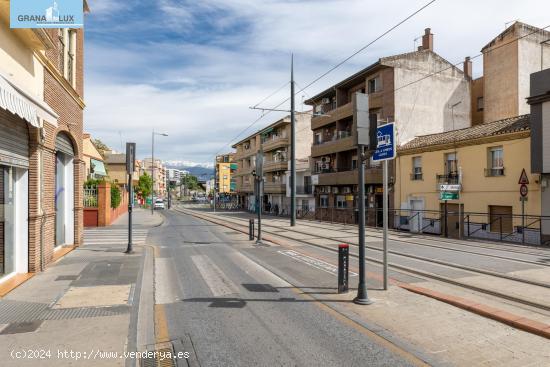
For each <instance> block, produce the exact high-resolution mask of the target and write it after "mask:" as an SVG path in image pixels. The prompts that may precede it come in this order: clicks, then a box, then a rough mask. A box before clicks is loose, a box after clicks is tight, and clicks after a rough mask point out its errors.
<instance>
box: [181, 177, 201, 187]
mask: <svg viewBox="0 0 550 367" xmlns="http://www.w3.org/2000/svg"><path fill="white" fill-rule="evenodd" d="M181 183H182V185H184V186H185V188H186V189H187V190H199V189H200V188H201V187H200V185H199V180H198V179H197V177H195V176H193V175H189V174H187V175H185V176H183V177H182V179H181Z"/></svg>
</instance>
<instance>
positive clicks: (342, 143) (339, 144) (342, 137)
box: [311, 131, 356, 157]
mask: <svg viewBox="0 0 550 367" xmlns="http://www.w3.org/2000/svg"><path fill="white" fill-rule="evenodd" d="M339 133H343V134H339ZM354 137H355V135H354V134H351V133H348V132H347V131H338V134H336V135H335V138H334V139H332V140H330V141H326V142H323V143H320V144H315V145H312V146H311V156H312V157H319V156H322V155H329V154H331V153H337V152H344V151H346V150H351V149H356V145H355V139H354Z"/></svg>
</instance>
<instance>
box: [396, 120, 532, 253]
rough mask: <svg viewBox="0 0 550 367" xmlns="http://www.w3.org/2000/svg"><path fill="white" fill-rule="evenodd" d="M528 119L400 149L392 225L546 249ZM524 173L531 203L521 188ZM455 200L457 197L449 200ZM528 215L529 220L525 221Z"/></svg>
mask: <svg viewBox="0 0 550 367" xmlns="http://www.w3.org/2000/svg"><path fill="white" fill-rule="evenodd" d="M530 135H531V129H530V116H529V115H522V116H518V117H515V118H510V119H504V120H499V121H495V122H489V123H484V124H480V125H476V126H473V127H470V128H466V129H460V130H455V131H450V132H445V133H440V134H432V135H425V136H419V137H417V138H416V139H414V140H412V141H410V142H409V143H407V144H405V145H403V146H402V147H401V148H400V149H399V156H398V157H397V158H396V167H397V170H396V183H395V185H394V187H393V190H394V193H393V194H394V196H395V202H397V203H399V205H400V208H401V210H398V211H396V212H395V213H392V214H394V216H393V225H394V226H395V227H398V228H400V229H408V230H410V231H411V232H424V233H433V234H441V235H443V236H447V237H454V238H460V237H475V238H484V239H493V240H507V241H515V242H521V241H522V240H523V236H522V233H523V231H522V229H523V230H524V231H525V241H526V242H527V243H533V244H540V236H539V228H540V222H539V221H538V218H537V217H539V216H540V215H541V198H540V196H541V184H540V178H539V175H538V174H535V173H532V172H531V155H530V154H529V152H530V145H531V139H530ZM524 171H525V174H526V178H527V181H528V182H529V183H528V184H527V189H528V200H527V201H525V202H524V205H525V207H524V208H523V209H522V202H521V201H520V199H519V198H520V196H521V194H520V185H519V184H518V182H519V181H520V178H521V176H522V173H523V172H524ZM447 195H451V196H447ZM522 213H525V214H526V215H528V216H529V217H528V218H526V220H525V221H524V222H522V216H521V215H522Z"/></svg>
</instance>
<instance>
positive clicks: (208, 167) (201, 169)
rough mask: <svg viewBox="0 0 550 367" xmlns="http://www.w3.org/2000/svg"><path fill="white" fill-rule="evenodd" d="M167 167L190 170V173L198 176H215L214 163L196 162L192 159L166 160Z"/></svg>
mask: <svg viewBox="0 0 550 367" xmlns="http://www.w3.org/2000/svg"><path fill="white" fill-rule="evenodd" d="M164 164H165V165H166V167H167V168H176V169H180V170H185V171H189V173H190V174H192V175H193V176H196V177H198V178H201V177H203V178H210V177H211V176H214V164H213V163H195V162H190V161H166V162H164Z"/></svg>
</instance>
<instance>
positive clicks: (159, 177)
mask: <svg viewBox="0 0 550 367" xmlns="http://www.w3.org/2000/svg"><path fill="white" fill-rule="evenodd" d="M142 163H143V165H142V170H143V171H145V172H147V174H148V175H149V176H151V175H152V174H153V172H154V176H153V192H154V194H155V195H156V196H159V197H165V195H166V167H165V166H164V165H163V164H162V161H161V160H160V159H155V165H154V167H153V166H152V165H151V158H145V159H143V161H142Z"/></svg>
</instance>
